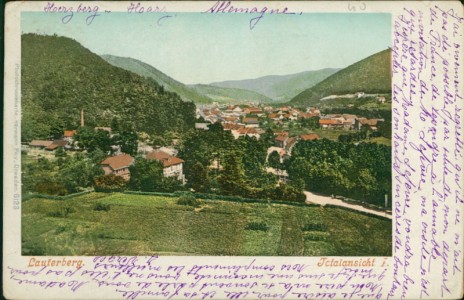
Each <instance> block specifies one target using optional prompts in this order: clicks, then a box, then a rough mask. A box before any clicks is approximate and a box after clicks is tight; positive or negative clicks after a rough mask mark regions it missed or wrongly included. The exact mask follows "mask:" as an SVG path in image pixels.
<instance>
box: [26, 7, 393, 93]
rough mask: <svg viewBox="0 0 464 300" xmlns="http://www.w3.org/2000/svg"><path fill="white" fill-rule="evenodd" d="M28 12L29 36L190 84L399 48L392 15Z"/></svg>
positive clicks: (289, 70)
mask: <svg viewBox="0 0 464 300" xmlns="http://www.w3.org/2000/svg"><path fill="white" fill-rule="evenodd" d="M64 16H65V14H60V13H45V12H27V13H22V15H21V32H22V33H40V34H49V35H53V34H57V35H60V36H66V37H70V38H73V39H75V40H76V41H78V42H79V43H80V44H82V45H83V46H84V47H86V48H88V49H89V50H90V51H92V52H94V53H96V54H98V55H103V54H111V55H116V56H123V57H132V58H135V59H138V60H141V61H143V62H145V63H148V64H150V65H152V66H153V67H155V68H157V69H158V70H160V71H162V72H163V73H165V74H167V75H168V76H170V77H172V78H174V79H176V80H178V81H180V82H182V83H185V84H196V83H205V84H207V83H211V82H218V81H225V80H238V79H250V78H258V77H261V76H266V75H287V74H294V73H298V72H303V71H309V70H319V69H323V68H344V67H347V66H349V65H350V64H352V63H355V62H357V61H359V60H361V59H364V58H366V57H367V56H369V55H372V54H374V53H377V52H379V51H382V50H385V49H387V48H388V47H390V46H391V15H390V14H384V13H330V14H329V13H303V14H301V15H299V14H297V15H270V14H266V15H264V16H263V18H261V19H260V20H259V22H258V23H257V24H256V25H255V27H254V28H253V29H252V30H250V20H251V19H252V18H254V17H256V16H258V15H251V14H206V13H146V14H129V13H126V12H112V13H108V14H101V15H100V16H97V17H95V18H94V19H93V21H92V22H91V24H90V25H87V24H86V20H88V19H86V18H87V17H88V16H89V14H84V13H74V15H73V17H72V19H70V20H69V22H67V23H66V24H63V22H62V18H63V17H64Z"/></svg>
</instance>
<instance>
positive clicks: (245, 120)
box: [243, 118, 258, 124]
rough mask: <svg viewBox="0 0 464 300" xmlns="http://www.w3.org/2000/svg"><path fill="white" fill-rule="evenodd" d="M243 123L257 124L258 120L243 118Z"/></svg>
mask: <svg viewBox="0 0 464 300" xmlns="http://www.w3.org/2000/svg"><path fill="white" fill-rule="evenodd" d="M243 123H251V124H258V118H243Z"/></svg>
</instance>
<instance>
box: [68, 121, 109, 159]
mask: <svg viewBox="0 0 464 300" xmlns="http://www.w3.org/2000/svg"><path fill="white" fill-rule="evenodd" d="M75 140H76V142H77V145H78V146H79V148H82V149H86V150H87V151H88V152H93V151H95V150H97V149H100V150H101V151H103V152H104V153H106V154H108V153H110V152H111V145H112V142H111V138H110V134H109V132H108V131H106V130H94V129H93V128H90V127H80V128H79V129H77V133H76V135H75Z"/></svg>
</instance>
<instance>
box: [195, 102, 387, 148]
mask: <svg viewBox="0 0 464 300" xmlns="http://www.w3.org/2000/svg"><path fill="white" fill-rule="evenodd" d="M196 115H197V119H202V120H204V121H203V122H199V123H196V124H195V128H197V129H203V130H208V125H209V124H212V123H221V125H222V126H223V128H224V130H230V131H231V132H232V135H233V136H234V137H235V138H236V139H237V138H239V137H241V136H245V135H246V136H250V137H256V138H258V139H259V137H260V135H261V134H263V133H264V129H262V127H261V125H262V124H269V123H275V124H285V123H286V122H290V121H296V120H301V119H310V118H313V117H318V118H319V120H318V122H319V126H320V127H321V128H322V129H342V130H360V129H361V127H362V125H368V126H369V127H370V128H371V130H373V131H375V130H377V124H378V122H383V121H384V120H383V119H367V118H363V117H358V116H356V115H352V114H328V115H323V114H321V111H320V110H319V109H318V108H317V107H309V108H307V109H306V111H302V110H299V109H296V108H293V107H291V106H283V107H278V108H274V107H272V106H263V105H255V104H248V105H228V106H227V105H220V104H217V103H215V104H211V105H202V106H199V107H198V108H197V111H196Z"/></svg>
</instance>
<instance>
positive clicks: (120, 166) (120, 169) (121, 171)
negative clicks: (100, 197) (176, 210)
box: [23, 127, 185, 183]
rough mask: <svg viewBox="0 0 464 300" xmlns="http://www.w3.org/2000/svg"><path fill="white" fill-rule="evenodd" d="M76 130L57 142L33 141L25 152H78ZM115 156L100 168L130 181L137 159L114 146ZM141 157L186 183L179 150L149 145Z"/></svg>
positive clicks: (66, 132) (103, 128) (106, 160)
mask: <svg viewBox="0 0 464 300" xmlns="http://www.w3.org/2000/svg"><path fill="white" fill-rule="evenodd" d="M94 129H95V130H105V131H108V132H110V134H111V128H109V127H95V128H94ZM76 134H77V132H76V130H65V131H64V133H63V136H62V137H61V138H60V139H57V140H32V141H31V142H30V143H29V144H28V145H25V147H24V148H23V150H25V151H27V152H28V153H29V154H30V155H44V154H45V155H46V154H47V153H50V154H53V153H54V151H56V150H58V149H59V148H63V149H64V150H78V149H79V148H78V147H77V146H76V145H75V143H74V136H75V135H76ZM112 147H113V150H114V155H112V156H108V157H107V158H106V159H104V160H103V161H102V162H101V163H100V166H101V168H102V169H103V171H104V172H105V175H109V174H114V175H117V176H121V177H122V178H124V179H125V180H129V179H130V172H129V167H130V166H131V165H132V164H134V162H135V158H134V157H132V156H130V155H129V154H125V153H122V152H121V151H120V148H119V146H112ZM139 150H140V155H141V156H142V157H145V158H146V159H147V160H156V161H158V162H160V163H161V165H162V166H163V175H164V176H165V177H174V178H176V179H177V180H179V181H181V182H182V183H185V175H184V172H183V164H184V161H183V160H182V159H180V158H178V157H177V156H176V155H177V150H175V149H174V148H171V147H160V148H159V149H153V147H149V146H147V145H143V147H140V148H139Z"/></svg>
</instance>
